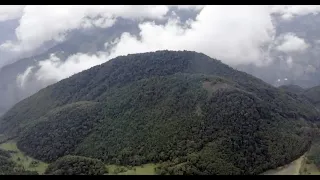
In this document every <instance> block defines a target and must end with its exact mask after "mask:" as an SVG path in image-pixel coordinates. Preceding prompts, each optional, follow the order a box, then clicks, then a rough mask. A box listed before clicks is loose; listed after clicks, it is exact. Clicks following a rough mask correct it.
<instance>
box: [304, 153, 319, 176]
mask: <svg viewBox="0 0 320 180" xmlns="http://www.w3.org/2000/svg"><path fill="white" fill-rule="evenodd" d="M300 174H301V175H320V170H319V168H318V167H317V166H316V165H315V164H314V163H313V162H311V161H310V160H308V158H307V157H305V159H304V161H303V162H302V165H301V168H300Z"/></svg>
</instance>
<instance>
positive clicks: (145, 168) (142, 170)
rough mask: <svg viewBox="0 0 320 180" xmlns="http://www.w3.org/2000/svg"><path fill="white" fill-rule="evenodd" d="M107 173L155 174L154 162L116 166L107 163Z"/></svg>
mask: <svg viewBox="0 0 320 180" xmlns="http://www.w3.org/2000/svg"><path fill="white" fill-rule="evenodd" d="M106 167H107V168H108V171H109V174H111V175H155V174H156V172H155V168H156V167H157V165H156V164H144V165H141V166H133V167H126V166H117V165H107V166H106Z"/></svg>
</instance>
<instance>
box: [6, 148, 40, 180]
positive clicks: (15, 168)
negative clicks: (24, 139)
mask: <svg viewBox="0 0 320 180" xmlns="http://www.w3.org/2000/svg"><path fill="white" fill-rule="evenodd" d="M10 157H11V155H10V153H9V152H8V151H4V150H1V149H0V175H18V174H20V175H37V174H38V173H37V172H35V171H27V170H25V169H24V168H23V167H22V166H19V165H18V164H16V163H15V162H13V161H12V160H10Z"/></svg>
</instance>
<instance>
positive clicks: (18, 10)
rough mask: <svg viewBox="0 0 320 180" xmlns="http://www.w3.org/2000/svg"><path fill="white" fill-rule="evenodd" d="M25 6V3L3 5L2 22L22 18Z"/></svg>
mask: <svg viewBox="0 0 320 180" xmlns="http://www.w3.org/2000/svg"><path fill="white" fill-rule="evenodd" d="M24 7H25V6H24V5H1V6H0V22H1V21H7V20H11V19H17V18H20V17H21V15H22V12H23V9H24Z"/></svg>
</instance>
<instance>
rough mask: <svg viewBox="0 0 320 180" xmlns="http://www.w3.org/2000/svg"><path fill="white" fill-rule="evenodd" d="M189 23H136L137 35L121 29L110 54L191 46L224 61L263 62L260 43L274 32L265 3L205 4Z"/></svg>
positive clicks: (183, 48)
mask: <svg viewBox="0 0 320 180" xmlns="http://www.w3.org/2000/svg"><path fill="white" fill-rule="evenodd" d="M235 14H237V15H236V16H235ZM189 23H190V28H186V27H183V26H181V25H180V24H179V22H177V20H174V19H171V20H169V22H168V23H167V24H166V25H165V26H161V25H155V24H154V23H150V22H147V23H143V24H140V26H139V27H140V30H141V32H140V36H141V39H140V40H138V38H137V37H135V36H132V35H130V34H128V33H124V34H123V35H122V37H121V39H120V41H119V43H118V44H117V45H116V46H115V47H114V49H113V51H112V55H114V56H118V55H126V54H129V53H136V52H147V51H155V50H161V49H169V50H192V51H198V52H203V53H205V54H207V55H209V56H211V57H215V58H218V59H221V60H223V61H224V62H225V63H228V64H234V65H235V64H244V63H255V64H263V63H264V61H265V60H266V59H265V57H264V53H263V49H262V47H263V46H266V45H268V44H269V43H271V42H272V40H273V37H274V33H275V30H274V27H273V24H272V21H271V17H270V14H269V9H268V7H266V6H229V5H228V6H206V7H204V8H203V9H202V10H201V12H200V13H199V15H198V16H197V18H196V20H195V21H190V22H189Z"/></svg>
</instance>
